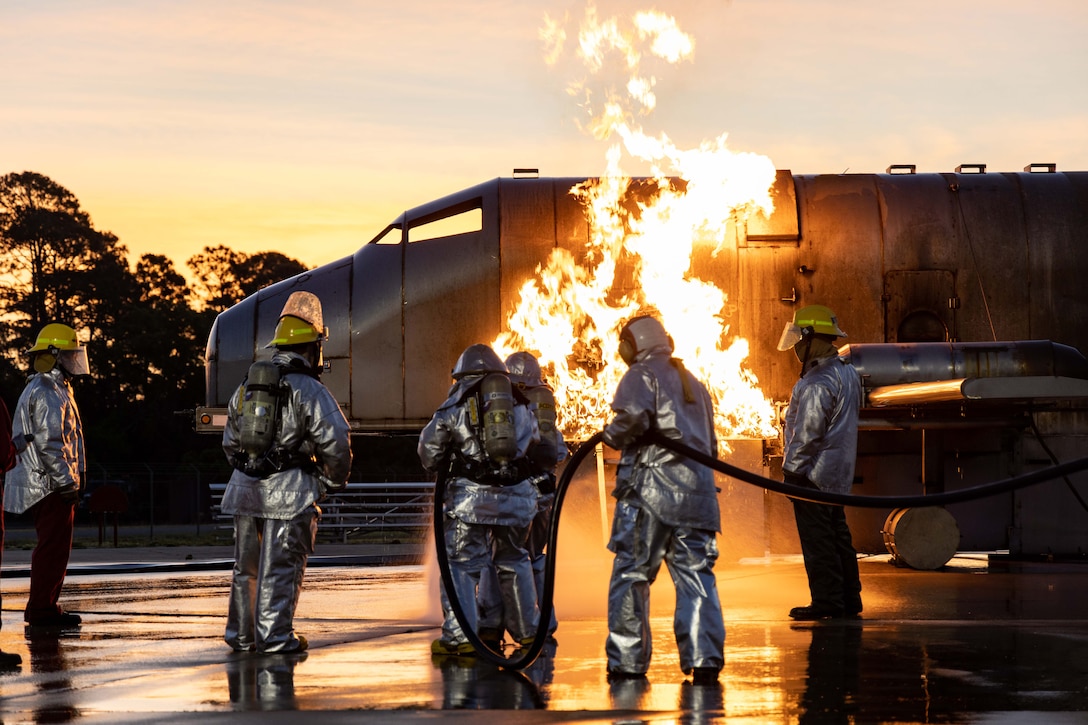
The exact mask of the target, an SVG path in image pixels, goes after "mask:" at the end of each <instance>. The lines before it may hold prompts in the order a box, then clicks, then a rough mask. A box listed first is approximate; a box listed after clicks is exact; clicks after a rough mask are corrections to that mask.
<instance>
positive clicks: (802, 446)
mask: <svg viewBox="0 0 1088 725" xmlns="http://www.w3.org/2000/svg"><path fill="white" fill-rule="evenodd" d="M860 406H861V380H860V378H859V377H858V373H857V370H856V369H855V368H854V367H853V366H852V365H850V364H849V363H848V362H846V361H845V360H843V359H842V358H840V357H837V356H835V355H831V356H830V357H824V358H820V359H818V360H810V361H808V363H807V364H806V365H805V371H804V375H803V376H802V377H801V378H800V379H799V380H798V381H797V382H796V383H795V384H794V386H793V391H792V392H791V393H790V404H789V407H788V408H787V409H786V417H785V450H784V452H783V458H782V472H783V475H784V478H785V479H786V482H787V483H794V484H798V485H812V486H816V487H817V488H819V489H820V490H822V491H828V492H831V493H850V488H851V486H852V485H853V482H854V465H855V461H856V459H857V444H858V410H859V408H860ZM793 506H794V515H795V517H796V519H797V533H798V536H799V538H800V541H801V553H802V554H803V556H804V560H805V570H806V574H807V576H808V584H809V594H810V595H811V597H812V603H811V609H813V610H815V611H816V612H818V613H825V614H829V615H832V616H841V615H842V614H844V613H845V614H858V613H860V612H861V609H862V603H861V580H860V578H859V575H858V562H857V552H856V551H855V550H854V547H853V543H852V541H851V536H850V529H849V527H848V525H847V523H846V514H845V512H844V511H843V507H842V506H833V505H827V504H819V503H814V502H811V501H801V500H798V499H794V500H793Z"/></svg>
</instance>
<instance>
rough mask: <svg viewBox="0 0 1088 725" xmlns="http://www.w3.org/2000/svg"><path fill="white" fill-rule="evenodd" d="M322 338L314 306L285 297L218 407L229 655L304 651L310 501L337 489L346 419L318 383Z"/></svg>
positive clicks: (302, 297)
mask: <svg viewBox="0 0 1088 725" xmlns="http://www.w3.org/2000/svg"><path fill="white" fill-rule="evenodd" d="M324 338H325V328H324V325H323V320H322V315H321V301H320V300H319V299H318V298H317V296H316V295H314V294H313V293H310V292H302V291H297V292H293V293H292V294H291V296H290V297H288V298H287V301H286V302H285V303H284V306H283V309H282V311H281V313H280V318H279V321H278V323H277V325H276V330H275V332H274V333H273V335H272V340H271V342H269V343H268V345H267V347H271V348H274V350H275V352H274V354H273V355H272V360H271V361H270V362H268V361H261V362H258V363H254V365H253V366H252V367H250V372H249V375H248V376H247V377H246V380H245V381H243V382H242V384H241V385H240V386H239V387H238V390H236V391H235V393H234V395H233V396H232V397H231V399H230V402H229V404H228V408H227V410H228V416H227V424H226V425H225V426H224V430H223V451H224V452H225V453H226V455H227V460H229V461H230V462H231V465H233V466H234V467H235V471H234V473H233V474H232V475H231V478H230V481H229V482H228V483H227V488H226V491H225V492H224V494H223V502H222V504H221V509H222V511H223V513H225V514H230V515H233V516H234V560H235V564H234V571H233V576H232V580H231V589H230V601H229V604H228V611H227V625H226V630H225V632H224V637H223V638H224V640H225V641H226V643H227V644H228V645H230V647H231V648H232V649H234V650H235V651H237V652H247V651H255V652H259V653H268V654H272V653H275V654H288V653H295V652H302V651H304V650H305V649H306V648H307V646H308V645H307V641H306V638H305V637H304V636H302V635H299V634H296V633H295V628H294V617H295V608H296V606H297V605H298V598H299V594H300V593H301V590H302V577H303V574H304V573H305V571H306V563H307V561H308V559H309V556H310V554H312V553H313V551H314V544H315V539H316V535H317V522H318V519H319V517H320V516H321V509H320V507H319V506H318V505H317V504H318V501H320V500H321V498H323V497H324V495H325V492H326V490H327V489H340V488H343V487H344V486H345V485H346V483H347V479H348V475H349V473H350V472H351V460H352V454H351V429H350V427H349V425H348V421H347V419H346V418H345V417H344V412H343V411H342V410H341V409H340V405H339V404H338V403H337V402H336V399H335V398H334V397H333V395H332V393H330V392H329V390H328V388H326V387H325V386H324V385H323V384H322V383H321V381H320V380H319V376H320V373H321V344H322V341H323V340H324ZM258 372H260V373H261V374H262V375H270V376H271V377H264V378H262V379H261V380H258V379H257V373H258ZM262 396H264V397H263V398H262ZM262 399H263V400H265V402H261V401H262Z"/></svg>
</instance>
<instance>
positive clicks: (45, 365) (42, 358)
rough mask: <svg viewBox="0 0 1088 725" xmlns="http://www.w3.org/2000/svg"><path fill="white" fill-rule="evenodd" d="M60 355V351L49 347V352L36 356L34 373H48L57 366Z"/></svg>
mask: <svg viewBox="0 0 1088 725" xmlns="http://www.w3.org/2000/svg"><path fill="white" fill-rule="evenodd" d="M59 355H60V350H58V349H57V348H55V347H53V346H52V345H50V346H49V348H48V351H46V352H39V353H38V354H37V355H35V356H34V372H38V373H47V372H49V371H50V370H52V369H53V368H54V367H56V365H57V357H58V356H59Z"/></svg>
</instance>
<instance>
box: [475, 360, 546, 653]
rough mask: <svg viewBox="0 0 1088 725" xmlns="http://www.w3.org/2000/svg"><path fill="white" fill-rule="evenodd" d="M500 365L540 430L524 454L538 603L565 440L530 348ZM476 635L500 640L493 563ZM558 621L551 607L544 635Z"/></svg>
mask: <svg viewBox="0 0 1088 725" xmlns="http://www.w3.org/2000/svg"><path fill="white" fill-rule="evenodd" d="M506 368H507V369H508V370H509V371H510V382H511V383H512V384H513V386H514V389H515V391H516V392H517V393H518V396H519V397H524V398H525V400H526V402H527V403H528V405H529V409H530V410H531V411H532V412H533V417H534V418H536V422H537V428H538V429H539V431H540V442H539V443H537V444H536V445H535V446H533V448H532V450H531V451H530V452H529V461H530V464H531V467H532V471H533V473H534V476H533V482H534V483H535V484H536V488H537V493H538V494H539V498H538V499H537V509H536V516H535V517H533V524H532V526H530V527H529V540H528V542H527V548H528V549H529V559H530V560H531V561H532V563H533V580H534V582H535V584H536V599H537V605H538V606H539V605H540V604H541V597H542V596H543V594H544V567H545V565H546V564H547V544H548V529H549V527H550V526H551V521H552V506H553V505H554V503H555V472H556V467H557V466H558V465H559V464H560V463H562V462H563V461H564V459H566V457H567V443H566V441H565V440H564V438H563V432H562V431H560V430H559V427H558V425H556V410H555V396H554V395H553V394H552V390H551V388H549V387H548V384H547V383H545V382H544V377H543V374H542V372H541V370H540V361H539V360H537V359H536V357H535V356H534V355H533V354H532V353H530V352H515V353H513V354H511V355H510V356H508V357H507V358H506ZM479 609H480V622H479V627H480V639H482V640H484V641H485V642H487V643H489V644H490V645H492V649H496V648H497V647H498V646H499V645H500V644H501V642H502V639H503V628H502V616H503V604H502V596H501V595H500V592H499V588H498V578H497V576H496V572H495V567H494V565H489V566H488V568H487V570H486V571H485V572H484V574H483V576H482V577H481V579H480V606H479ZM558 626H559V622H558V620H557V619H556V617H555V612H554V611H552V615H551V621H550V622H549V623H548V635H549V636H551V635H554V634H555V630H556V629H557V628H558Z"/></svg>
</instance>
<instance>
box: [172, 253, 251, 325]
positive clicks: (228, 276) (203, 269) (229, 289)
mask: <svg viewBox="0 0 1088 725" xmlns="http://www.w3.org/2000/svg"><path fill="white" fill-rule="evenodd" d="M243 259H244V255H243V254H242V253H241V252H235V251H234V250H232V249H228V248H227V247H224V246H223V245H222V244H220V245H219V246H217V247H204V251H203V252H201V253H200V254H194V255H193V256H192V257H190V258H189V261H187V262H186V265H188V267H189V269H191V270H192V271H193V275H194V277H196V282H195V287H196V293H197V297H198V298H200V300H201V301H202V302H203V305H204V307H205V308H206V309H209V310H213V311H214V312H222V311H223V310H225V309H227V308H228V307H230V306H231V305H233V304H234V303H235V302H237V301H238V300H241V299H243V298H244V297H245V295H244V294H243V293H242V287H241V285H240V284H239V283H238V277H237V273H236V269H237V267H238V265H239V264H240V263H241V262H242V260H243Z"/></svg>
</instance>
